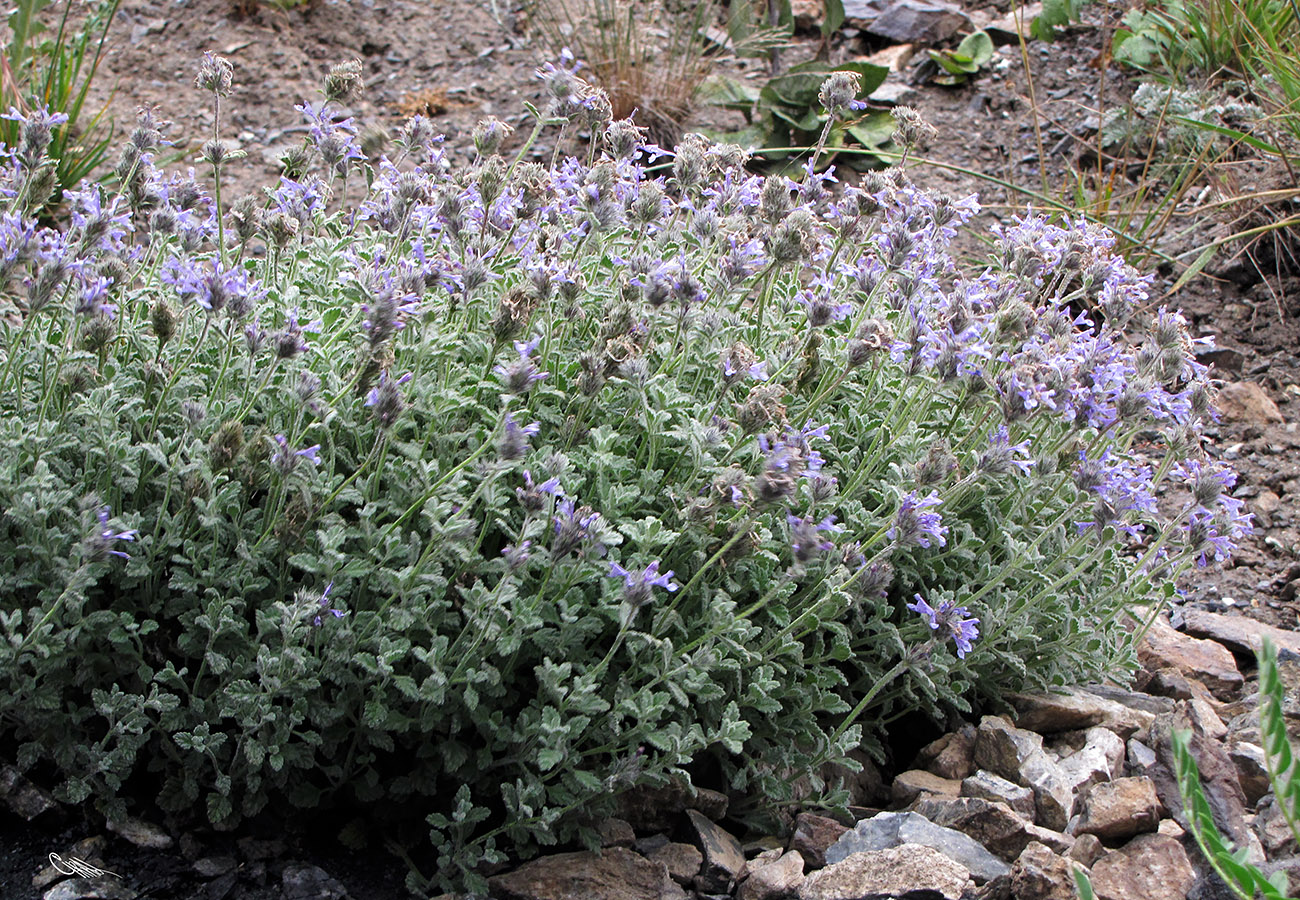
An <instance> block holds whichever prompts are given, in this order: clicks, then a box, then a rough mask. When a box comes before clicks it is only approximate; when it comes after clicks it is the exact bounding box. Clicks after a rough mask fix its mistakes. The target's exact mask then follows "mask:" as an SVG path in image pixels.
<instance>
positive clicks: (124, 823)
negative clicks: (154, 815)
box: [108, 818, 172, 850]
mask: <svg viewBox="0 0 1300 900" xmlns="http://www.w3.org/2000/svg"><path fill="white" fill-rule="evenodd" d="M108 830H109V831H112V832H114V833H115V834H117V835H119V836H120V837H121V838H122V839H123V840H127V841H130V842H131V843H132V844H135V845H136V846H137V847H146V848H148V849H150V850H166V849H167V848H168V847H170V846H171V845H172V837H171V835H170V834H168V833H167V832H165V831H163V830H162V829H161V828H159V827H158V826H157V825H153V824H151V823H149V822H145V821H143V820H141V819H131V818H126V819H122V820H120V821H116V822H114V821H110V822H109V823H108Z"/></svg>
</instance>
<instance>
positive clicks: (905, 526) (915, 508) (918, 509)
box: [885, 491, 948, 548]
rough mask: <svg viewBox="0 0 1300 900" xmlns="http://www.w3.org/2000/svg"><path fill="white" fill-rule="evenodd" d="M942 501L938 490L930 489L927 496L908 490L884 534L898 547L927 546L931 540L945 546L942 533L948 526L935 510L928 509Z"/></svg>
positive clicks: (945, 541)
mask: <svg viewBox="0 0 1300 900" xmlns="http://www.w3.org/2000/svg"><path fill="white" fill-rule="evenodd" d="M942 502H943V501H942V500H940V499H939V492H938V491H931V492H930V494H929V496H927V497H918V496H917V495H916V491H912V492H910V493H909V494H908V495H907V496H906V497H904V498H903V502H902V504H901V505H900V506H899V507H898V513H897V514H896V515H895V516H894V524H892V525H890V526H889V530H888V531H886V532H885V534H886V536H888V537H889V539H890V540H892V541H894V542H895V543H896V544H897V545H898V546H900V547H907V546H909V545H912V544H915V545H917V546H918V547H926V548H928V547H929V546H930V544H931V542H932V541H937V542H938V544H939V546H940V547H943V546H945V545H946V544H947V543H948V542H947V540H946V539H945V538H944V535H945V534H947V533H948V528H947V526H946V525H944V524H943V518H942V517H941V516H940V515H939V514H938V513H937V512H931V511H930V510H931V509H932V508H933V507H936V506H938V505H939V504H940V503H942Z"/></svg>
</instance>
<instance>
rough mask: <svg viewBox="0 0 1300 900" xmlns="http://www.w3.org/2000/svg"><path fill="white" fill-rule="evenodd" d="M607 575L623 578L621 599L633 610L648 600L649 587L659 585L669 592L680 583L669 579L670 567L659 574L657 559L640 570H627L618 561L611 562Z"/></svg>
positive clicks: (670, 577) (671, 574)
mask: <svg viewBox="0 0 1300 900" xmlns="http://www.w3.org/2000/svg"><path fill="white" fill-rule="evenodd" d="M609 575H610V577H611V578H622V579H623V599H624V600H625V601H627V604H628V606H630V607H631V608H632V609H634V610H635V609H639V608H640V607H642V606H645V605H646V604H647V603H649V602H650V589H651V588H652V587H661V588H663V589H664V590H666V591H670V592H671V591H675V590H677V588H678V587H680V585H677V584H674V583H673V582H672V581H671V579H672V577H673V570H672V569H669V570H668V571H667V572H665V573H664V574H662V575H660V574H659V563H658V561H655V562H652V563H650V565H648V566H646V567H645V570H644V571H641V572H632V571H628V570H627V569H625V568H623V567H622V566H620V565H619V564H618V563H615V562H612V563H610V564H609Z"/></svg>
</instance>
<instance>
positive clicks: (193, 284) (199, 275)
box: [159, 256, 266, 318]
mask: <svg viewBox="0 0 1300 900" xmlns="http://www.w3.org/2000/svg"><path fill="white" fill-rule="evenodd" d="M159 277H160V278H161V280H162V282H163V283H164V284H170V285H172V286H173V287H174V288H175V289H176V293H177V294H179V295H180V296H181V298H182V299H187V298H188V299H192V300H196V301H198V304H199V306H202V307H203V308H204V309H206V310H207V311H208V312H211V313H217V312H220V311H221V310H222V309H225V308H226V306H227V305H229V306H230V314H231V316H232V317H234V318H242V317H243V316H245V315H247V314H248V313H249V312H251V311H252V309H253V307H254V306H255V305H256V301H258V300H260V299H261V298H262V297H263V296H265V294H266V291H264V290H263V289H262V288H261V286H260V285H258V283H257V282H256V281H254V280H253V279H251V278H249V277H248V273H247V272H245V271H244V269H243V268H242V267H240V266H235V267H234V268H231V269H224V270H223V269H222V268H221V263H220V262H219V261H217V260H216V259H213V260H212V269H211V271H209V270H208V267H207V266H203V265H200V264H198V263H196V262H194V261H193V260H188V259H186V260H182V259H180V258H179V257H175V256H173V257H170V258H168V260H167V262H165V263H163V267H162V274H161V275H160V276H159Z"/></svg>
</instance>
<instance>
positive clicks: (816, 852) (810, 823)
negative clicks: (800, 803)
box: [790, 813, 848, 869]
mask: <svg viewBox="0 0 1300 900" xmlns="http://www.w3.org/2000/svg"><path fill="white" fill-rule="evenodd" d="M846 831H848V829H847V828H845V827H844V826H843V825H841V824H840V823H839V822H836V821H835V820H834V819H828V818H826V817H825V816H818V815H814V814H812V813H799V815H798V817H797V818H796V819H795V820H794V835H793V836H792V837H791V838H790V849H791V850H797V851H798V852H799V853H800V854H801V858H802V859H804V860H807V862H808V865H810V866H812V867H813V868H814V869H820V868H821V867H822V866H824V865H826V850H827V848H828V847H830V846H831V845H832V844H834V843H835V842H836V841H838V840H839V839H840V836H841V835H843V834H844V832H846Z"/></svg>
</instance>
